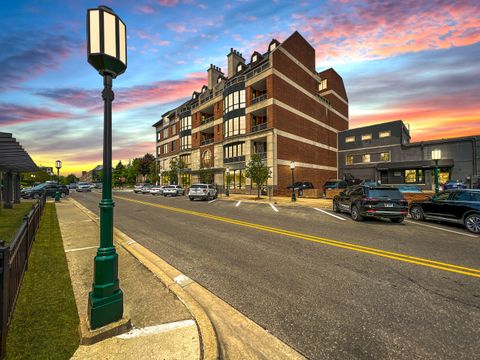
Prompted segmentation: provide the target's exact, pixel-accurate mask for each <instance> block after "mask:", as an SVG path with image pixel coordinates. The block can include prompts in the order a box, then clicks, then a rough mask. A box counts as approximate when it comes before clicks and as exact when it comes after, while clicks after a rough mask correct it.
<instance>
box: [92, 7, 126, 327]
mask: <svg viewBox="0 0 480 360" xmlns="http://www.w3.org/2000/svg"><path fill="white" fill-rule="evenodd" d="M87 51H88V62H89V63H90V64H91V65H92V66H93V67H94V68H95V69H96V70H97V71H98V72H99V74H100V75H101V76H103V85H104V88H103V91H102V98H103V101H104V120H103V121H104V122H103V186H102V200H101V201H100V204H99V207H100V247H99V248H98V250H97V255H96V256H95V259H94V275H93V284H92V291H91V292H90V293H89V296H88V320H89V325H90V329H92V330H93V329H97V328H100V327H102V326H105V325H107V324H110V323H112V322H115V321H118V320H120V319H121V318H122V316H123V292H122V290H121V289H120V286H119V281H118V254H117V252H116V251H115V246H114V245H113V207H114V206H115V203H114V202H113V200H112V101H113V99H114V93H113V91H112V79H113V78H116V77H117V76H118V75H120V74H122V73H123V72H125V70H126V68H127V31H126V27H125V24H124V23H123V21H122V20H121V19H120V18H119V17H118V16H117V15H116V14H115V13H114V12H113V10H112V9H110V8H109V7H106V6H99V7H98V8H95V9H88V10H87Z"/></svg>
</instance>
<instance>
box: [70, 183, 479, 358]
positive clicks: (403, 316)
mask: <svg viewBox="0 0 480 360" xmlns="http://www.w3.org/2000/svg"><path fill="white" fill-rule="evenodd" d="M72 196H73V197H74V198H75V199H77V200H78V201H80V202H81V203H83V204H84V205H85V206H87V207H89V208H90V209H91V210H94V211H97V209H98V201H99V200H100V196H99V194H98V193H95V192H93V193H81V194H77V193H74V194H72ZM114 200H115V202H116V207H115V221H116V223H115V226H117V227H118V228H119V229H121V230H122V231H124V232H125V233H127V234H128V235H129V236H131V237H132V238H134V239H135V240H137V241H138V242H140V243H141V244H142V245H144V246H146V247H148V248H150V249H151V250H152V251H154V252H155V253H157V254H158V255H159V256H160V257H162V258H163V259H165V260H166V261H167V262H169V263H170V264H172V265H173V266H175V267H176V268H178V269H179V270H181V271H182V272H183V273H185V274H186V275H187V276H189V277H191V278H193V279H195V280H196V281H198V282H199V283H201V284H202V285H204V286H205V287H206V288H207V289H209V290H210V291H212V292H213V293H215V294H216V295H217V296H219V297H221V298H222V299H224V300H225V301H226V302H228V303H229V304H231V305H232V306H234V307H235V308H236V309H238V310H239V311H241V312H242V313H244V314H245V315H247V316H248V317H249V318H251V319H252V320H254V321H256V322H257V323H258V324H260V325H261V326H263V327H264V328H266V329H268V330H269V331H271V332H272V333H273V334H274V335H275V336H277V337H279V338H280V339H282V340H283V341H285V342H286V343H288V344H289V345H290V346H292V347H294V348H295V349H296V350H298V351H299V352H301V353H303V354H304V355H306V356H308V357H310V358H332V357H336V358H366V357H369V355H372V354H375V357H376V358H379V357H381V358H412V357H422V358H435V357H444V356H445V354H447V355H450V356H451V357H452V358H453V357H455V358H465V359H467V358H474V357H475V356H477V354H478V352H479V351H480V346H479V344H478V341H477V336H476V335H475V334H476V333H477V329H478V328H479V325H480V306H479V303H480V285H479V277H480V247H479V244H480V237H479V236H477V235H475V234H472V233H469V232H468V231H466V230H465V229H463V228H462V227H460V226H452V225H445V224H440V223H437V222H431V221H430V222H421V223H417V222H414V221H412V220H408V219H407V220H406V221H405V222H404V223H402V224H394V223H391V222H390V221H388V220H367V221H364V222H354V221H352V220H351V218H350V217H349V215H348V214H337V213H333V212H332V211H331V210H330V209H322V208H314V207H302V206H294V205H275V204H269V203H251V202H245V201H239V200H237V201H231V200H225V199H223V198H220V199H217V200H211V201H189V200H188V198H187V197H186V196H179V197H168V198H165V197H163V196H152V195H142V194H133V193H132V192H114ZM124 271H125V270H124ZM436 355H437V356H436ZM440 355H441V356H440Z"/></svg>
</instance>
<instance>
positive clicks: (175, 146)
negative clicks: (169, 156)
mask: <svg viewBox="0 0 480 360" xmlns="http://www.w3.org/2000/svg"><path fill="white" fill-rule="evenodd" d="M175 150H177V141H176V140H173V141H172V151H175Z"/></svg>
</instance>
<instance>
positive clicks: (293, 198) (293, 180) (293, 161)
mask: <svg viewBox="0 0 480 360" xmlns="http://www.w3.org/2000/svg"><path fill="white" fill-rule="evenodd" d="M290 169H291V170H292V201H293V202H295V201H297V197H296V196H295V177H294V174H293V173H294V171H295V160H292V161H291V162H290Z"/></svg>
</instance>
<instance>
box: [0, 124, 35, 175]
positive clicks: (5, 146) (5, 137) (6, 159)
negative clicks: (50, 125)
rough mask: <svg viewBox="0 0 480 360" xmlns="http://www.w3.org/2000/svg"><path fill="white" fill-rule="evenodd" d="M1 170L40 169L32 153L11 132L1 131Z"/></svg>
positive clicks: (29, 170)
mask: <svg viewBox="0 0 480 360" xmlns="http://www.w3.org/2000/svg"><path fill="white" fill-rule="evenodd" d="M0 171H16V172H33V171H38V167H37V165H36V164H35V163H34V162H33V160H32V158H31V157H30V155H28V153H27V152H26V151H25V150H24V149H23V147H22V146H20V144H19V143H18V141H17V140H16V139H15V138H14V137H12V134H9V133H2V132H0Z"/></svg>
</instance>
